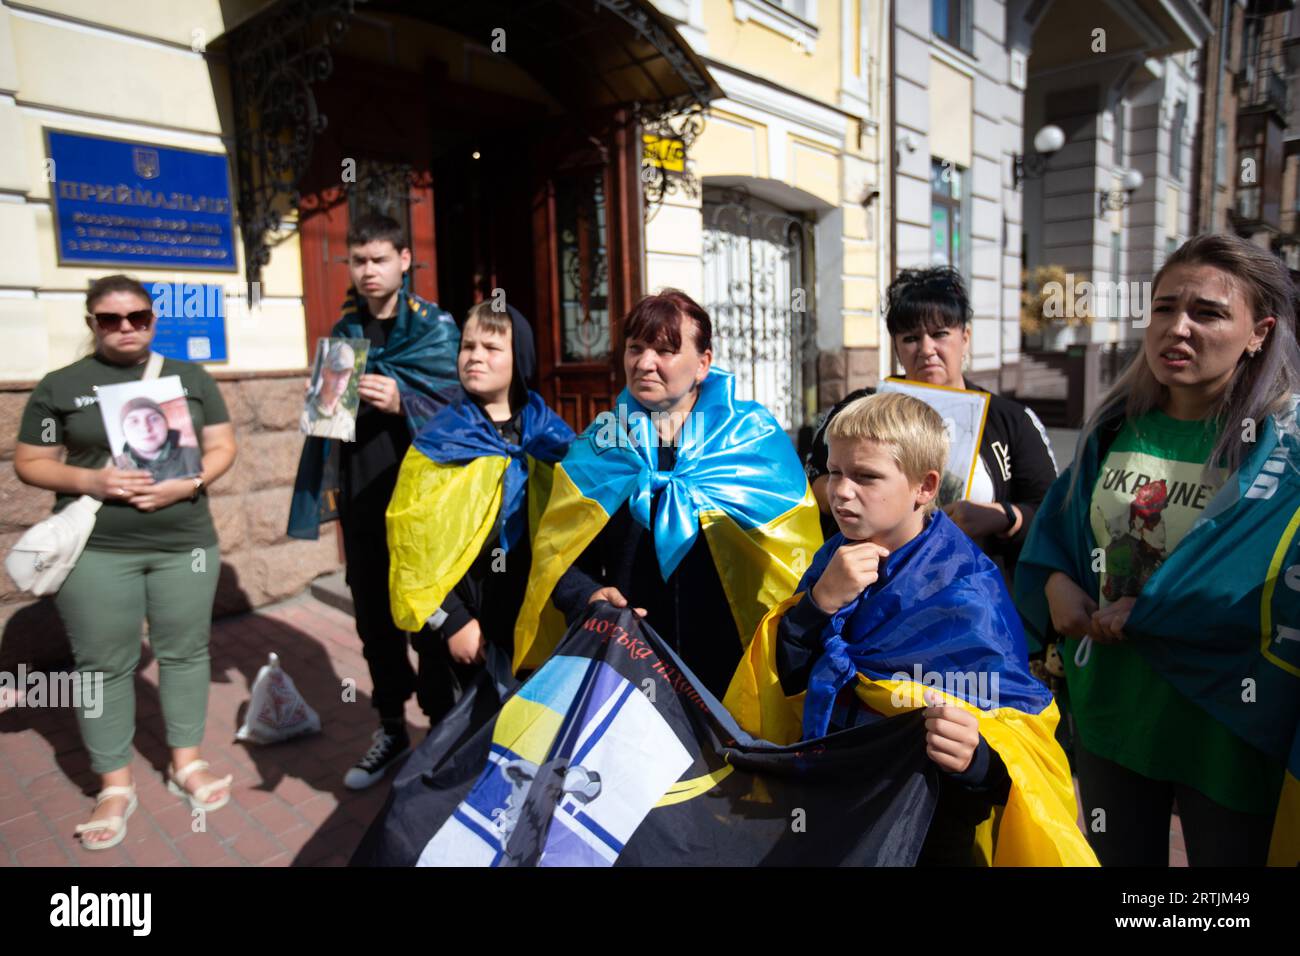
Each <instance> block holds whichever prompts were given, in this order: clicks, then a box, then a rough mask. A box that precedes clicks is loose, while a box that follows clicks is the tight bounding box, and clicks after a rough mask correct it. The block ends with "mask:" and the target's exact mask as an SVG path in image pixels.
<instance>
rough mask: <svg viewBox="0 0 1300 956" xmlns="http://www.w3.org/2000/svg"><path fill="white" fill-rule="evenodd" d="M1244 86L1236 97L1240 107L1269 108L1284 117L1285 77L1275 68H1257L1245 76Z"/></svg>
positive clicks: (1252, 108)
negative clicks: (1251, 73)
mask: <svg viewBox="0 0 1300 956" xmlns="http://www.w3.org/2000/svg"><path fill="white" fill-rule="evenodd" d="M1244 79H1246V80H1247V83H1246V85H1245V87H1244V88H1243V89H1242V90H1241V93H1240V95H1239V96H1238V99H1237V104H1238V107H1239V108H1240V109H1251V110H1254V109H1270V110H1273V111H1275V112H1276V113H1277V114H1278V115H1279V116H1281V117H1282V118H1283V121H1285V119H1286V102H1287V84H1286V77H1285V76H1283V75H1282V74H1281V73H1278V72H1277V71H1276V70H1258V71H1255V73H1254V76H1249V75H1247V76H1245V77H1244Z"/></svg>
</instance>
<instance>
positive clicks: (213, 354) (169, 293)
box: [145, 282, 226, 362]
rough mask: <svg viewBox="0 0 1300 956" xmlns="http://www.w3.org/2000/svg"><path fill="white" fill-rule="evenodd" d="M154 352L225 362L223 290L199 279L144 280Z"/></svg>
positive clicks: (190, 358) (193, 359)
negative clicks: (152, 320) (153, 319)
mask: <svg viewBox="0 0 1300 956" xmlns="http://www.w3.org/2000/svg"><path fill="white" fill-rule="evenodd" d="M145 288H147V289H148V290H149V294H150V295H151V296H153V312H154V315H156V316H157V317H158V318H157V320H156V324H155V328H154V336H153V345H152V346H151V347H152V348H153V350H154V351H155V352H160V353H162V354H163V355H165V356H167V357H168V358H174V359H181V360H182V361H185V362H224V361H226V304H225V290H224V289H222V288H221V286H219V285H205V284H203V283H199V282H147V283H145Z"/></svg>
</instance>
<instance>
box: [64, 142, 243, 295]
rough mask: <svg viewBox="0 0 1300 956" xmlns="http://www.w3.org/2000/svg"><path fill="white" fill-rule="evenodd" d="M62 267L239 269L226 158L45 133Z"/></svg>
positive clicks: (190, 151) (217, 155) (144, 144)
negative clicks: (120, 266) (51, 164)
mask: <svg viewBox="0 0 1300 956" xmlns="http://www.w3.org/2000/svg"><path fill="white" fill-rule="evenodd" d="M45 135H46V141H47V145H48V147H49V156H50V159H51V160H52V162H53V169H52V170H51V172H52V174H53V181H52V182H51V183H50V192H51V194H52V196H53V198H54V222H55V226H56V231H57V235H58V246H59V263H60V264H61V265H79V264H81V265H115V266H116V265H126V266H149V267H154V268H157V267H162V268H176V269H179V268H184V269H220V270H224V271H227V272H233V271H235V268H236V265H235V240H234V236H235V233H234V225H233V219H232V214H231V212H232V211H231V201H230V175H229V172H228V170H227V167H226V157H225V156H223V155H222V154H220V153H201V152H197V151H195V150H190V149H176V148H174V147H170V146H152V145H149V144H148V143H134V142H130V141H128V140H120V139H105V138H103V137H100V136H85V135H82V134H80V133H64V132H60V131H58V130H52V129H51V130H46V131H45Z"/></svg>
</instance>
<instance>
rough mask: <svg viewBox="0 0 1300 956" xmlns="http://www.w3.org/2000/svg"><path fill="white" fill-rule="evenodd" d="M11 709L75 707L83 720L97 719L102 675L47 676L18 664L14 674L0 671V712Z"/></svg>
mask: <svg viewBox="0 0 1300 956" xmlns="http://www.w3.org/2000/svg"><path fill="white" fill-rule="evenodd" d="M14 707H76V708H80V709H81V711H82V713H83V714H84V715H85V716H86V717H90V718H95V717H98V716H100V714H102V713H103V712H104V674H103V672H102V671H94V672H92V673H90V674H83V673H81V672H80V671H71V672H69V671H60V672H58V673H54V674H47V673H46V672H45V671H37V670H33V671H29V670H28V669H27V665H26V664H19V665H18V671H17V673H11V672H9V671H0V712H3V711H6V710H9V709H10V708H14Z"/></svg>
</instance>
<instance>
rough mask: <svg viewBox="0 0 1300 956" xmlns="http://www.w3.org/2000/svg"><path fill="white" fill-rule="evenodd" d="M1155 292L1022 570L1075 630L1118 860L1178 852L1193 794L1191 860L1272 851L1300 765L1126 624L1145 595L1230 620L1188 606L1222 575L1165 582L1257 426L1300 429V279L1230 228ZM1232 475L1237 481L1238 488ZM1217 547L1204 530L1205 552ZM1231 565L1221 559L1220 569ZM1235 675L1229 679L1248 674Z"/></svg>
mask: <svg viewBox="0 0 1300 956" xmlns="http://www.w3.org/2000/svg"><path fill="white" fill-rule="evenodd" d="M1152 289H1153V293H1152V303H1151V312H1150V324H1149V325H1148V326H1147V328H1146V333H1145V338H1144V341H1143V348H1142V350H1141V352H1140V354H1139V355H1138V356H1137V357H1136V358H1135V359H1134V361H1133V363H1132V364H1131V365H1130V366H1129V368H1128V369H1127V370H1126V371H1125V372H1124V374H1123V375H1122V376H1121V378H1120V380H1119V381H1118V382H1117V383H1116V385H1115V387H1114V388H1113V389H1112V390H1111V392H1110V393H1109V394H1108V395H1107V396H1106V397H1105V398H1103V399H1102V402H1101V404H1100V405H1099V406H1098V410H1097V412H1096V413H1095V414H1094V416H1093V417H1092V419H1091V420H1090V421H1089V422H1088V423H1087V424H1086V425H1085V426H1084V429H1083V432H1082V434H1081V436H1080V439H1079V447H1078V451H1077V452H1076V458H1075V462H1074V465H1073V466H1072V467H1071V469H1070V470H1069V471H1068V472H1066V473H1065V474H1064V475H1062V476H1061V477H1060V478H1059V479H1058V482H1057V485H1058V486H1059V487H1056V488H1054V489H1053V492H1049V502H1052V507H1051V508H1050V509H1049V507H1048V505H1047V504H1046V503H1045V505H1044V507H1043V509H1042V510H1041V511H1040V512H1039V515H1038V518H1037V519H1036V524H1037V525H1039V526H1038V527H1035V528H1033V529H1031V531H1030V537H1029V541H1028V543H1027V545H1026V551H1025V554H1026V555H1028V558H1027V559H1026V557H1025V556H1024V555H1022V558H1021V565H1022V567H1024V566H1026V564H1027V565H1028V568H1029V571H1028V573H1027V574H1026V576H1025V578H1024V580H1023V581H1022V580H1021V579H1020V578H1019V577H1018V578H1017V581H1016V599H1017V604H1018V605H1019V606H1020V609H1021V611H1022V613H1023V614H1024V616H1025V618H1026V621H1027V624H1028V626H1029V630H1030V631H1031V632H1032V633H1035V634H1036V635H1037V636H1039V637H1041V638H1043V639H1045V640H1051V639H1055V638H1056V637H1060V636H1064V637H1066V638H1068V639H1067V640H1066V642H1065V653H1064V654H1063V657H1064V659H1065V666H1066V682H1067V686H1068V689H1069V693H1070V702H1071V707H1072V710H1073V715H1074V720H1075V730H1076V735H1077V736H1076V741H1077V743H1076V747H1075V758H1076V769H1077V772H1078V777H1079V788H1080V793H1081V796H1082V807H1083V813H1084V823H1085V829H1086V831H1087V836H1088V839H1089V842H1090V843H1091V844H1092V846H1093V849H1094V850H1095V851H1096V853H1097V856H1098V859H1099V860H1100V861H1101V863H1102V865H1104V866H1125V865H1146V866H1166V865H1168V863H1169V832H1170V823H1171V820H1170V817H1171V812H1172V810H1173V807H1174V806H1175V805H1176V806H1177V808H1178V814H1179V818H1180V822H1181V824H1182V830H1183V835H1184V839H1185V842H1186V847H1187V855H1188V862H1189V863H1190V864H1191V865H1193V866H1202V865H1211V866H1215V865H1218V866H1224V865H1260V864H1263V863H1264V862H1265V859H1266V857H1267V855H1268V848H1269V839H1270V834H1271V833H1272V831H1273V827H1274V820H1275V813H1276V811H1277V808H1278V800H1279V792H1280V790H1281V787H1282V779H1283V772H1284V764H1283V761H1282V760H1281V759H1279V758H1278V757H1277V756H1276V755H1275V754H1270V753H1265V752H1264V751H1263V750H1260V749H1257V748H1256V747H1255V746H1252V745H1251V743H1249V742H1248V741H1247V740H1246V739H1245V738H1244V737H1243V736H1239V735H1238V734H1237V733H1235V732H1234V731H1232V730H1230V729H1229V727H1228V726H1227V725H1226V724H1225V723H1222V722H1220V721H1219V720H1218V719H1216V718H1215V717H1213V716H1211V714H1210V712H1208V711H1207V709H1206V708H1205V707H1203V706H1202V704H1204V703H1205V701H1198V700H1194V699H1192V698H1191V697H1189V696H1185V695H1184V694H1183V693H1182V692H1180V690H1179V689H1177V688H1175V686H1174V685H1173V684H1172V683H1170V681H1169V680H1168V679H1166V676H1165V675H1164V673H1162V672H1161V671H1158V670H1157V668H1156V667H1154V666H1152V663H1151V662H1150V661H1151V660H1167V656H1166V657H1163V658H1162V657H1160V656H1158V655H1157V656H1152V655H1150V654H1149V653H1144V652H1148V651H1149V650H1150V648H1149V647H1147V646H1145V645H1144V643H1143V642H1146V644H1150V642H1152V641H1158V640H1160V639H1161V638H1160V637H1159V636H1154V635H1153V633H1152V632H1155V631H1158V628H1156V627H1150V626H1149V627H1148V628H1147V629H1146V630H1145V631H1144V629H1143V628H1141V627H1139V628H1137V630H1136V631H1134V630H1133V629H1130V630H1129V632H1128V633H1126V625H1128V622H1129V618H1130V612H1132V611H1133V608H1134V605H1135V603H1136V601H1137V599H1138V597H1139V596H1142V597H1143V600H1144V601H1147V602H1148V603H1149V604H1150V602H1153V601H1164V602H1171V601H1172V602H1177V603H1178V604H1179V605H1180V607H1179V611H1180V614H1181V615H1182V619H1183V620H1197V619H1198V616H1199V619H1201V620H1204V621H1206V624H1205V626H1206V627H1210V626H1219V625H1218V623H1217V622H1218V621H1219V620H1222V615H1221V613H1220V612H1219V609H1218V608H1217V607H1214V606H1211V605H1210V604H1208V603H1207V604H1203V605H1201V606H1200V608H1199V609H1198V608H1197V607H1187V605H1188V604H1189V603H1192V604H1195V602H1197V601H1198V600H1199V601H1205V600H1206V598H1205V597H1203V596H1202V593H1201V592H1202V591H1207V589H1202V588H1197V587H1196V586H1195V585H1194V584H1190V585H1189V584H1188V583H1187V579H1185V578H1184V579H1180V580H1182V581H1184V583H1183V584H1182V585H1180V586H1178V587H1177V588H1175V589H1173V592H1172V593H1170V589H1169V587H1168V585H1167V578H1168V576H1167V575H1166V576H1164V578H1163V580H1165V582H1166V583H1165V584H1163V585H1162V586H1161V588H1160V589H1159V590H1160V591H1161V594H1160V596H1159V598H1157V597H1154V596H1153V595H1152V591H1151V590H1150V589H1147V583H1148V581H1150V580H1151V578H1152V576H1153V575H1155V574H1156V573H1157V571H1159V570H1160V568H1161V566H1162V565H1163V564H1164V563H1165V561H1166V559H1167V558H1169V556H1170V555H1171V554H1173V553H1174V552H1175V550H1176V549H1177V548H1178V547H1179V544H1180V543H1181V542H1182V541H1183V539H1184V538H1185V537H1187V536H1188V535H1189V533H1190V532H1191V531H1192V530H1193V529H1194V528H1195V527H1196V526H1197V522H1198V521H1199V520H1201V519H1202V518H1203V517H1208V516H1207V510H1210V508H1209V506H1210V504H1211V502H1212V501H1215V500H1216V495H1217V494H1218V493H1219V492H1220V490H1224V491H1225V494H1226V495H1227V497H1226V498H1225V499H1224V501H1225V502H1227V501H1229V499H1232V500H1236V496H1237V490H1236V487H1235V482H1236V480H1237V478H1238V474H1237V469H1238V467H1239V466H1240V465H1241V464H1242V461H1243V459H1244V458H1245V457H1246V456H1247V453H1248V451H1249V449H1250V446H1249V445H1247V444H1246V442H1250V441H1253V440H1254V437H1253V436H1254V429H1253V428H1250V429H1245V428H1243V424H1244V423H1247V422H1251V423H1261V422H1264V421H1266V420H1269V421H1279V422H1281V425H1280V427H1283V428H1290V429H1294V428H1295V420H1294V412H1293V411H1290V412H1288V409H1290V407H1291V405H1292V395H1293V393H1296V392H1300V348H1298V347H1297V344H1296V332H1295V321H1296V317H1295V306H1294V300H1293V296H1294V294H1295V291H1294V288H1293V286H1292V283H1291V281H1290V277H1289V276H1288V274H1287V271H1286V269H1285V267H1284V266H1283V265H1282V263H1281V262H1280V261H1278V260H1277V259H1276V258H1274V257H1273V256H1271V255H1269V253H1268V252H1267V251H1265V250H1261V249H1259V248H1257V247H1255V246H1253V245H1251V244H1250V243H1248V242H1246V241H1245V240H1242V239H1239V238H1237V237H1236V236H1221V235H1204V236H1199V237H1197V238H1195V239H1192V240H1191V241H1189V242H1187V243H1186V244H1184V245H1183V247H1182V248H1180V249H1179V250H1178V251H1177V252H1175V253H1174V254H1173V255H1172V256H1171V257H1170V258H1169V259H1168V261H1167V262H1166V263H1165V265H1164V266H1163V268H1161V270H1160V271H1159V272H1158V273H1157V274H1156V277H1155V281H1154V282H1153V283H1152ZM1288 414H1289V415H1290V418H1287V417H1286V416H1287V415H1288ZM1080 475H1088V476H1090V477H1089V480H1088V481H1086V482H1085V481H1082V480H1079V476H1080ZM1093 475H1095V480H1093V479H1092V478H1091V476H1093ZM1230 475H1231V476H1232V478H1233V482H1234V484H1232V485H1231V486H1227V487H1225V485H1226V483H1227V479H1228V478H1229V476H1230ZM1296 504H1300V502H1296ZM1228 506H1229V504H1224V503H1220V504H1219V506H1218V511H1220V512H1221V511H1222V510H1223V509H1224V508H1226V507H1228ZM1203 524H1204V523H1203ZM1205 527H1209V526H1208V525H1206V526H1205ZM1214 527H1216V528H1218V527H1219V526H1218V525H1215V526H1214ZM1215 534H1218V535H1222V534H1223V532H1222V531H1221V530H1220V531H1216V532H1215ZM1224 540H1227V539H1226V538H1225V539H1224ZM1274 543H1275V541H1274V540H1270V541H1268V542H1260V545H1261V546H1266V547H1269V548H1272V547H1273V545H1274ZM1204 546H1205V538H1204V534H1203V533H1202V536H1201V544H1199V545H1197V548H1198V553H1199V551H1200V549H1202V548H1204ZM1180 557H1181V558H1183V559H1185V558H1186V557H1188V555H1186V554H1183V555H1180ZM1180 563H1182V564H1185V563H1186V562H1185V561H1181V562H1180ZM1065 568H1071V569H1073V570H1072V571H1066V570H1064V569H1065ZM1089 569H1090V571H1091V572H1092V574H1089ZM1222 572H1223V569H1221V568H1219V569H1216V568H1215V567H1213V566H1209V565H1207V566H1206V567H1205V568H1204V575H1206V576H1213V575H1215V574H1216V573H1218V574H1220V575H1221V574H1222ZM1200 573H1201V572H1200V571H1199V569H1198V570H1197V571H1196V572H1195V574H1194V575H1193V576H1192V578H1193V580H1194V578H1195V577H1196V575H1199V574H1200ZM1158 583H1159V582H1158ZM1152 587H1155V585H1154V584H1153V585H1152ZM1035 589H1037V592H1038V593H1037V594H1036V595H1035V594H1034V593H1032V592H1033V591H1034V590H1035ZM1144 589H1146V590H1145V591H1144ZM1207 593H1208V591H1207ZM1044 596H1045V598H1046V601H1045V603H1044V600H1043V598H1044ZM1252 597H1253V595H1252ZM1241 599H1242V600H1243V601H1246V596H1245V595H1242V596H1241ZM1150 606H1155V605H1150ZM1162 606H1163V607H1165V608H1168V607H1169V604H1168V603H1165V604H1164V605H1162ZM1254 606H1256V607H1257V606H1258V601H1257V600H1256V602H1255V605H1254ZM1168 613H1169V612H1168V611H1167V610H1166V611H1165V614H1166V617H1167V616H1168ZM1248 618H1249V615H1248V614H1243V615H1242V616H1241V617H1240V618H1239V620H1241V621H1246V620H1247V619H1248ZM1143 620H1144V621H1151V620H1152V618H1151V614H1149V613H1148V614H1146V615H1145V616H1144V618H1143ZM1250 620H1252V621H1253V619H1250ZM1211 622H1215V623H1213V624H1212V623H1211ZM1238 630H1239V631H1240V633H1239V634H1236V635H1235V637H1234V640H1235V641H1237V642H1239V643H1242V644H1243V645H1244V644H1248V643H1251V642H1253V643H1254V644H1255V645H1256V646H1257V645H1258V640H1259V638H1258V631H1257V630H1256V631H1254V632H1252V633H1247V632H1248V631H1250V627H1249V626H1246V625H1242V626H1240V627H1238ZM1219 633H1222V632H1219ZM1224 659H1225V660H1227V659H1228V658H1227V657H1226V656H1225V657H1224ZM1221 676H1222V677H1223V679H1224V680H1223V683H1224V684H1225V685H1229V684H1232V683H1233V682H1236V681H1238V680H1239V677H1240V676H1241V675H1238V674H1236V673H1235V672H1234V673H1232V674H1227V673H1224V674H1222V675H1221Z"/></svg>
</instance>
